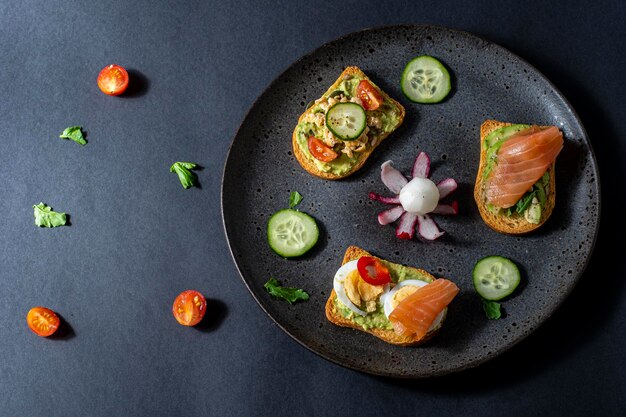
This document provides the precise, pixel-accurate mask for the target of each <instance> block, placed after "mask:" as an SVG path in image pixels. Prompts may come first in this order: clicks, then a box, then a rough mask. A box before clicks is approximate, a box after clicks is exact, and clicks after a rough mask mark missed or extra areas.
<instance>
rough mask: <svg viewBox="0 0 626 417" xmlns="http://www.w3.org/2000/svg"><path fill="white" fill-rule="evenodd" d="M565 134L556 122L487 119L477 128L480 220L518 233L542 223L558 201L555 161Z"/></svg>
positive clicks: (476, 195)
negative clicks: (513, 122) (539, 124)
mask: <svg viewBox="0 0 626 417" xmlns="http://www.w3.org/2000/svg"><path fill="white" fill-rule="evenodd" d="M562 148H563V134H562V133H561V131H559V129H558V128H556V127H555V126H535V125H525V124H511V123H504V122H498V121H495V120H487V121H485V122H484V123H483V124H482V125H481V127H480V165H479V167H478V174H477V176H476V183H475V185H474V200H475V201H476V204H477V205H478V210H479V212H480V215H481V217H482V218H483V220H484V222H485V223H486V224H487V225H488V226H489V227H491V228H492V229H494V230H495V231H497V232H500V233H506V234H512V235H518V234H525V233H529V232H532V231H533V230H535V229H537V228H539V227H541V225H543V224H544V223H545V222H546V221H547V220H548V218H549V217H550V215H551V214H552V211H553V210H554V205H555V202H556V181H555V161H556V157H557V155H558V154H559V152H560V151H561V149H562Z"/></svg>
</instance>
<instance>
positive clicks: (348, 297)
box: [333, 259, 389, 316]
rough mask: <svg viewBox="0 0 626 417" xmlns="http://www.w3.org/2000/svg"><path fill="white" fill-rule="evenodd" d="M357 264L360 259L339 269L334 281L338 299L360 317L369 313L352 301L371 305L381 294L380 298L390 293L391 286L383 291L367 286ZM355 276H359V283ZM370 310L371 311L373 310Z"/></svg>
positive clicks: (384, 287) (385, 287) (386, 286)
mask: <svg viewBox="0 0 626 417" xmlns="http://www.w3.org/2000/svg"><path fill="white" fill-rule="evenodd" d="M357 263H358V259H356V260H354V261H350V262H347V263H345V264H344V265H342V266H341V268H339V270H338V271H337V273H336V274H335V278H334V280H333V288H334V290H335V293H336V294H337V299H338V300H339V301H340V302H341V303H342V304H343V305H345V306H346V307H348V308H349V309H350V310H351V311H352V312H354V313H355V314H358V315H359V316H366V315H367V314H368V312H367V311H364V310H362V309H361V308H360V307H359V306H357V305H356V304H355V303H354V302H353V301H352V300H357V299H358V300H360V301H363V302H365V303H366V304H367V303H370V304H371V302H372V301H375V300H374V298H377V297H378V295H379V294H380V293H381V292H382V295H380V297H384V296H385V294H386V293H387V292H388V291H389V284H386V285H384V286H383V288H382V291H380V290H378V289H377V288H376V286H373V285H370V284H367V283H366V282H365V281H363V280H362V279H361V278H360V275H359V270H358V268H357ZM355 274H356V276H358V281H359V282H358V283H354V279H355ZM360 281H362V283H361V282H360ZM370 287H374V288H370ZM369 310H370V311H371V310H372V309H369Z"/></svg>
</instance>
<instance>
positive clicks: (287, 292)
mask: <svg viewBox="0 0 626 417" xmlns="http://www.w3.org/2000/svg"><path fill="white" fill-rule="evenodd" d="M263 287H264V288H265V289H266V290H267V292H268V293H270V294H271V295H273V296H274V297H276V298H282V299H283V300H286V301H287V302H288V303H289V304H293V303H295V302H296V301H298V300H303V301H306V300H308V299H309V294H307V293H306V291H304V290H302V289H300V288H290V287H281V285H280V283H279V282H278V280H277V279H276V278H270V279H269V281H267V282H266V283H265V285H263Z"/></svg>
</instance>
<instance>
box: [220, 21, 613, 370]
mask: <svg viewBox="0 0 626 417" xmlns="http://www.w3.org/2000/svg"><path fill="white" fill-rule="evenodd" d="M399 29H407V30H419V29H424V30H431V29H432V30H444V31H448V32H450V33H453V34H457V35H460V36H464V37H470V38H474V39H478V40H481V41H482V42H485V44H487V45H490V46H492V47H495V48H497V49H498V50H499V52H501V53H503V55H505V56H506V55H508V56H509V57H510V58H511V59H513V60H517V61H519V62H521V63H523V64H524V65H526V66H528V67H529V68H530V69H531V70H532V71H534V72H535V74H536V75H537V77H539V78H541V79H542V81H543V82H545V83H546V84H547V85H548V86H549V87H550V88H551V90H552V92H553V93H554V94H555V95H556V96H557V97H558V99H559V100H561V101H562V102H563V104H564V105H565V107H566V109H567V111H568V112H570V113H571V114H572V116H573V117H574V119H575V120H576V123H577V124H578V126H579V127H580V130H581V132H582V133H583V139H584V141H585V144H586V145H587V147H588V150H589V153H590V154H591V160H592V164H593V173H594V175H595V178H596V181H595V183H594V185H593V187H595V188H596V190H595V191H596V195H597V200H598V201H597V209H596V210H597V211H596V218H597V221H596V227H595V230H594V231H593V239H592V243H591V245H590V249H589V251H588V252H587V255H586V257H585V259H584V262H583V266H582V268H581V269H580V271H579V272H578V273H577V274H576V276H575V277H574V279H572V280H571V281H570V282H569V285H568V286H567V287H566V289H565V291H564V293H563V294H562V296H561V297H560V298H559V299H558V301H557V302H556V303H555V304H554V305H553V308H552V309H551V310H550V311H549V314H547V315H546V316H544V317H543V318H542V319H541V320H539V321H538V322H537V326H536V327H535V328H534V329H532V330H531V331H528V332H527V333H526V334H524V335H523V336H521V337H519V338H517V339H513V340H511V341H509V342H508V343H505V344H504V345H502V346H501V347H500V349H498V350H496V351H494V352H492V354H491V355H490V356H488V357H483V358H480V359H477V360H474V361H469V362H467V363H466V364H464V365H462V366H458V367H456V368H450V369H447V370H445V371H442V372H438V373H435V374H432V375H429V376H425V375H405V374H403V375H398V374H395V373H385V372H373V371H371V370H368V369H363V368H359V367H357V366H351V365H349V364H346V363H344V362H342V361H341V360H338V359H336V358H334V357H332V356H330V355H326V354H325V353H323V352H319V351H317V350H315V349H314V348H312V347H311V346H309V345H307V344H306V343H304V342H303V341H302V340H300V339H299V338H298V337H296V336H295V335H294V334H292V333H291V332H290V331H289V330H288V329H287V328H286V327H285V326H283V325H282V324H281V323H280V322H279V321H278V320H276V319H275V318H274V317H273V316H272V315H271V314H270V313H269V311H268V310H267V309H266V308H265V307H264V306H263V303H261V301H260V300H259V299H258V298H257V295H256V294H255V293H254V291H253V290H252V288H251V287H250V285H249V284H248V281H247V280H246V278H245V277H244V276H243V273H242V272H241V268H240V267H239V264H238V263H237V260H236V258H235V254H234V252H233V248H232V246H231V242H230V239H229V237H228V225H227V222H226V218H225V216H224V195H225V193H226V192H227V190H225V189H224V182H225V177H226V174H227V169H228V163H229V161H230V159H231V155H232V154H231V151H232V148H233V145H234V143H235V140H236V138H237V136H238V135H239V132H240V130H241V128H242V127H243V125H244V123H245V122H246V120H247V119H248V118H249V116H250V114H251V113H252V112H253V111H254V110H255V109H256V107H257V104H258V103H259V101H260V100H261V98H263V97H264V96H265V95H266V94H267V93H268V92H269V91H271V90H272V89H273V88H274V86H275V85H276V84H277V83H278V81H279V80H280V79H281V78H282V77H283V75H284V74H285V73H286V72H288V71H289V70H290V69H291V68H292V67H293V66H295V65H297V64H299V63H300V62H302V61H304V60H306V59H308V58H309V57H311V56H312V55H315V54H317V53H318V52H319V51H320V50H322V49H325V48H328V47H329V46H330V45H332V44H334V43H336V42H340V41H342V40H344V39H346V38H350V37H353V36H357V35H364V34H366V33H368V32H374V31H381V30H399ZM601 190H602V187H601V183H600V171H599V169H598V161H597V159H596V155H595V152H594V150H593V146H592V145H591V142H590V140H589V136H588V134H587V131H586V129H585V127H584V125H583V123H582V121H581V120H580V117H578V114H577V113H576V111H575V110H574V108H573V107H572V105H571V104H570V102H569V101H568V100H567V99H566V98H565V96H564V95H563V94H562V93H561V91H560V90H559V89H558V88H557V87H556V86H555V85H554V84H553V83H552V82H551V81H550V80H549V79H548V78H547V77H546V76H545V75H543V73H542V72H541V71H539V70H538V69H537V68H535V67H534V66H533V65H532V64H530V63H529V62H528V61H526V60H525V59H523V58H521V57H520V56H518V55H517V54H515V53H513V52H511V51H509V50H508V49H506V48H504V47H503V46H500V45H498V44H497V43H494V42H492V41H490V40H488V39H485V38H483V37H481V36H478V35H475V34H473V33H470V32H467V31H463V30H459V29H451V28H448V27H445V26H439V25H431V24H421V25H418V24H401V25H384V26H376V27H372V28H366V29H362V30H359V31H356V32H351V33H348V34H345V35H343V36H340V37H338V38H335V39H333V40H330V41H328V42H326V43H324V44H322V45H321V46H319V47H317V48H315V49H313V50H312V51H310V52H308V53H306V54H304V55H302V56H301V57H300V58H298V59H297V60H296V61H294V62H292V63H291V64H290V65H289V66H287V67H286V68H285V69H284V70H283V71H282V72H281V73H280V74H279V75H277V76H276V77H275V78H274V79H273V80H272V82H271V83H270V84H269V85H268V86H267V87H266V88H265V89H264V90H263V92H262V93H261V94H260V95H259V96H258V97H257V98H256V100H254V102H253V103H252V104H251V105H250V107H249V108H248V110H247V111H246V114H245V116H244V117H243V119H242V120H241V123H240V124H239V126H238V128H237V132H235V135H234V136H233V138H232V140H231V142H230V145H229V147H228V151H227V154H226V158H225V161H224V167H223V169H222V178H221V192H220V210H221V214H222V225H223V228H224V234H225V237H226V242H227V244H228V250H229V252H230V255H231V258H232V260H233V263H234V264H235V267H236V269H237V272H238V273H239V276H240V277H241V280H242V281H243V283H244V285H245V286H246V288H247V289H248V291H249V292H250V294H251V295H252V297H253V298H254V300H255V301H256V302H257V304H258V305H259V307H261V310H263V311H264V312H265V314H266V315H267V316H268V317H269V318H270V319H271V320H272V321H273V322H274V323H275V324H276V325H277V326H278V327H279V328H280V329H282V330H283V331H284V332H285V333H286V334H288V335H289V336H290V337H291V338H292V339H293V340H295V341H296V342H298V343H299V344H300V345H301V346H303V347H305V348H306V349H308V350H309V351H311V352H313V353H315V354H316V355H318V356H320V357H322V358H324V359H326V360H328V361H330V362H332V363H335V364H337V365H340V366H342V367H345V368H348V369H352V370H355V371H359V372H365V373H368V374H373V375H378V376H384V377H391V378H400V379H423V378H430V377H438V376H444V375H448V374H452V373H457V372H461V371H464V370H467V369H471V368H475V367H477V366H480V365H482V364H483V363H485V362H489V361H491V360H492V359H494V358H496V357H498V356H500V355H502V354H503V353H504V352H506V351H507V350H509V349H511V348H512V347H513V346H515V345H517V344H518V343H520V342H522V341H523V340H525V339H526V338H527V337H529V336H530V335H531V334H532V333H534V332H535V331H537V329H538V328H539V327H541V326H542V325H543V324H544V323H545V322H546V321H547V320H548V319H549V318H550V317H551V316H552V314H553V313H554V312H555V311H556V310H557V309H558V308H559V307H560V306H561V305H562V304H563V302H564V301H565V300H566V299H567V298H568V297H569V295H570V293H571V292H572V290H573V289H574V287H575V286H576V284H577V283H578V281H579V280H580V278H581V277H582V275H583V274H584V272H585V270H586V269H587V266H588V264H589V261H590V259H591V256H592V255H593V252H594V249H595V245H596V241H597V238H598V232H599V230H600V221H601V213H602V195H601Z"/></svg>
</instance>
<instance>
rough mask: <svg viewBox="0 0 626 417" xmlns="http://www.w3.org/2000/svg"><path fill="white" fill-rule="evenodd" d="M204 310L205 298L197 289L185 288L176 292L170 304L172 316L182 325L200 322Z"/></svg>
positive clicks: (192, 324)
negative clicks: (172, 302) (176, 294)
mask: <svg viewBox="0 0 626 417" xmlns="http://www.w3.org/2000/svg"><path fill="white" fill-rule="evenodd" d="M205 312H206V299H205V298H204V296H203V295H202V294H200V293H199V292H198V291H194V290H187V291H183V292H181V293H180V294H178V297H176V299H175V300H174V305H173V306H172V313H173V314H174V318H176V321H178V322H179V323H180V324H182V325H183V326H195V325H196V324H198V323H200V320H202V317H204V313H205Z"/></svg>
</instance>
